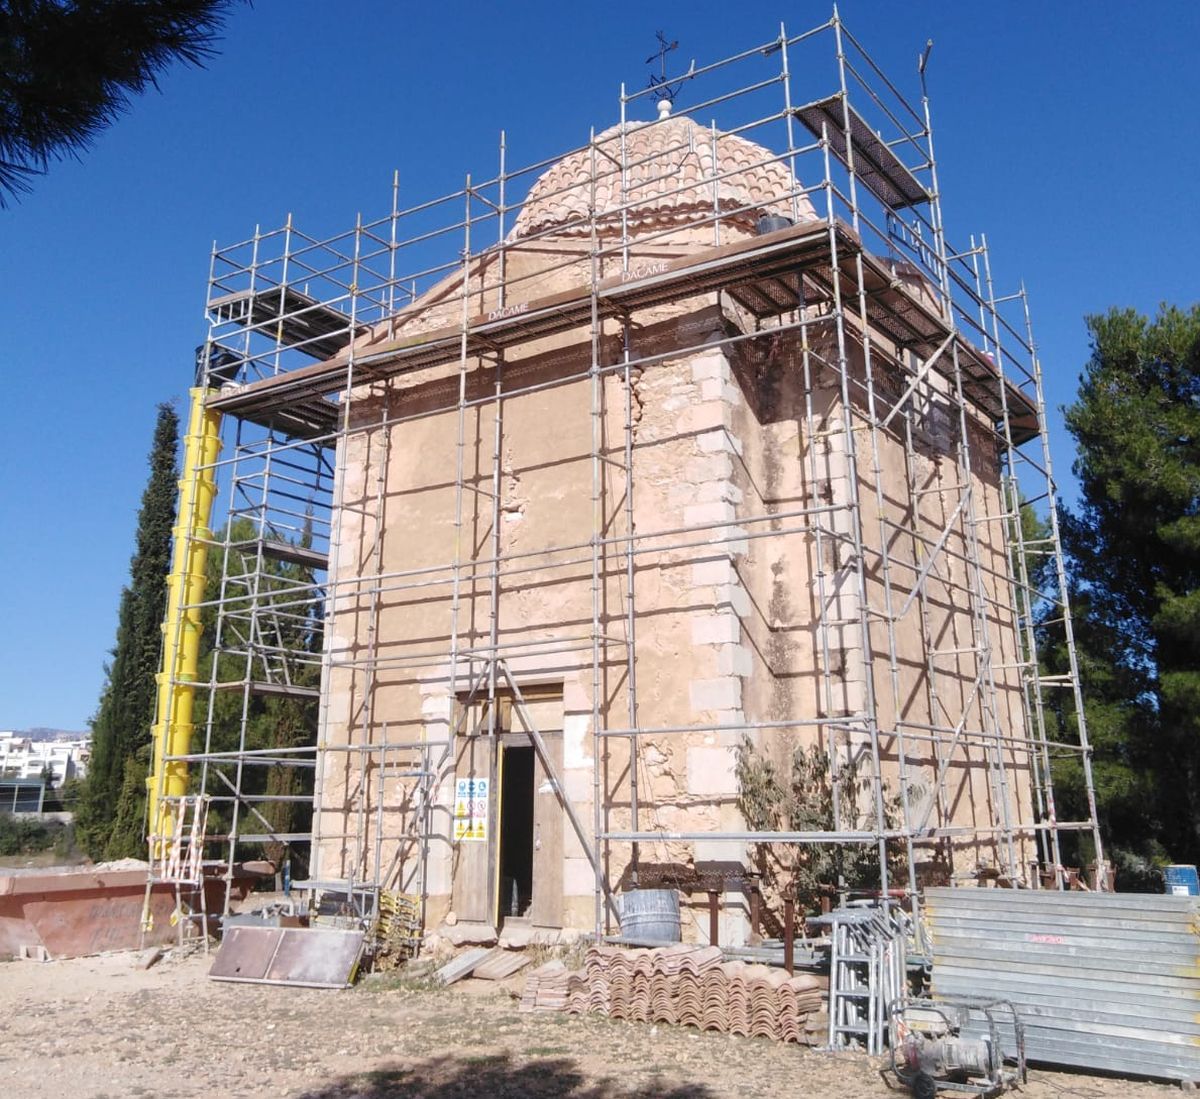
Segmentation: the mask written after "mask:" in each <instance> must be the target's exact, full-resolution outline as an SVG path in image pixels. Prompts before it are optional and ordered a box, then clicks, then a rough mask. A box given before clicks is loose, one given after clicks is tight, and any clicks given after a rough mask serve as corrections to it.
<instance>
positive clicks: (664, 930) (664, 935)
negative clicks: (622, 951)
mask: <svg viewBox="0 0 1200 1099" xmlns="http://www.w3.org/2000/svg"><path fill="white" fill-rule="evenodd" d="M621 936H622V938H625V939H630V940H633V941H635V942H654V943H677V942H679V894H678V893H676V892H675V890H674V889H633V890H631V891H630V892H628V893H623V894H622V895H621Z"/></svg>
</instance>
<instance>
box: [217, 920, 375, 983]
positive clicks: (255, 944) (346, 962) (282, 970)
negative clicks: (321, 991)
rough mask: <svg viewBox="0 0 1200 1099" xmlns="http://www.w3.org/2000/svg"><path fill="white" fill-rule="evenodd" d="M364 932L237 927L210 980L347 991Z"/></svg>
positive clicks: (230, 933)
mask: <svg viewBox="0 0 1200 1099" xmlns="http://www.w3.org/2000/svg"><path fill="white" fill-rule="evenodd" d="M365 938H366V932H364V931H348V930H344V929H342V928H329V927H232V928H230V929H229V931H228V932H227V934H226V936H225V939H224V941H223V942H222V943H221V949H220V950H218V951H217V956H216V958H215V959H214V960H213V965H212V968H211V969H210V970H209V973H208V975H209V976H210V977H211V978H212V979H213V980H216V981H240V982H244V983H250V984H276V985H302V986H304V987H307V988H346V987H347V986H348V985H349V984H350V983H351V982H352V981H353V980H354V974H355V970H356V969H357V968H358V959H359V957H360V955H361V954H362V948H363V941H364V940H365Z"/></svg>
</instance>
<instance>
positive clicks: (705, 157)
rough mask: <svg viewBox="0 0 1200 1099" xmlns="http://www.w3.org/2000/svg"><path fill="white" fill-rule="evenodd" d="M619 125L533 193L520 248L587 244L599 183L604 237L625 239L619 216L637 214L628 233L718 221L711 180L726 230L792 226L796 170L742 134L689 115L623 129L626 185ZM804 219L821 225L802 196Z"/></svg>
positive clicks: (520, 222) (519, 223)
mask: <svg viewBox="0 0 1200 1099" xmlns="http://www.w3.org/2000/svg"><path fill="white" fill-rule="evenodd" d="M621 130H622V127H621V126H620V125H617V126H613V127H612V128H611V129H608V130H605V131H604V132H603V133H602V134H599V135H598V136H597V137H596V153H595V155H594V156H593V154H592V152H591V148H590V147H587V148H584V149H581V150H579V151H577V152H574V153H571V154H570V155H569V156H565V157H563V159H562V160H560V161H559V162H558V163H557V164H555V165H553V167H551V168H549V169H547V170H546V172H544V173H543V174H542V176H541V177H540V178H539V179H538V181H537V182H536V183H535V184H534V185H533V187H532V188H531V189H530V191H529V195H528V197H527V198H526V200H525V205H524V206H523V208H522V209H521V213H520V214H519V215H518V217H517V220H516V223H515V225H514V226H513V230H512V235H511V236H512V239H519V238H521V237H530V236H535V235H537V234H540V233H551V232H553V233H554V235H556V236H569V237H581V236H587V235H589V233H590V231H591V230H590V226H589V224H588V210H589V208H590V206H591V198H592V172H593V165H594V171H595V174H596V181H595V196H596V210H597V213H598V216H599V222H600V230H601V231H602V232H605V233H613V232H619V231H620V228H621V207H622V206H624V205H628V206H629V210H628V227H629V230H630V232H651V231H653V230H655V229H659V228H668V227H670V226H679V225H684V224H687V223H688V222H698V221H701V220H702V219H703V218H705V217H706V216H711V215H712V210H713V186H714V185H713V177H714V176H723V177H724V178H722V179H720V180H719V181H718V182H717V184H716V188H717V203H718V205H719V207H720V209H721V210H722V211H723V212H726V215H725V218H724V219H723V220H724V221H725V222H726V223H728V222H733V223H735V224H739V225H741V226H743V227H744V228H745V229H746V230H747V231H750V232H753V229H754V224H755V222H756V221H757V220H758V217H759V216H760V215H761V214H764V213H768V214H777V215H783V216H786V217H791V216H792V199H791V197H790V195H791V192H792V191H793V190H795V189H796V188H797V183H796V181H795V179H794V177H793V176H792V173H791V171H790V170H789V169H788V166H787V165H786V164H785V163H783V162H782V161H779V160H775V159H773V158H774V155H775V154H774V153H771V152H770V151H768V150H767V149H764V148H763V147H762V146H761V145H756V144H754V142H752V141H747V140H746V139H745V138H743V137H738V136H737V135H735V134H723V133H720V132H718V133H717V135H716V156H715V158H714V155H713V133H712V131H711V130H708V129H706V128H705V127H703V126H701V125H699V124H698V123H696V122H694V121H693V120H692V119H690V118H688V117H687V116H686V115H677V116H673V117H667V118H664V119H660V120H659V121H658V122H627V123H625V127H624V130H625V142H624V144H625V148H624V163H625V164H626V165H627V169H626V173H625V176H626V183H625V186H624V188H623V187H622V179H621V167H620V166H621V163H622V149H621ZM796 203H797V206H798V210H799V214H800V218H801V219H802V220H803V219H807V218H813V217H815V216H816V215H815V213H814V212H813V208H812V204H811V203H810V202H809V201H808V198H807V197H806V196H804V195H801V196H799V197H798V198H797V199H796Z"/></svg>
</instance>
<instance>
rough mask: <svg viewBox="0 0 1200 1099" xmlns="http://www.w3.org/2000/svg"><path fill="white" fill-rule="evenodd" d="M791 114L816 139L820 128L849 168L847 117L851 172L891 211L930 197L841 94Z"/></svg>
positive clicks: (820, 132)
mask: <svg viewBox="0 0 1200 1099" xmlns="http://www.w3.org/2000/svg"><path fill="white" fill-rule="evenodd" d="M843 110H844V111H845V112H846V114H845V116H843ZM793 114H795V116H796V117H797V118H798V119H800V121H801V122H802V123H804V125H805V126H806V127H807V129H808V130H809V132H810V133H812V134H813V136H814V137H816V138H817V140H818V141H819V140H820V139H821V137H822V129H823V130H824V133H825V134H826V135H827V136H828V138H829V147H830V148H831V149H832V150H833V152H834V154H835V155H836V156H837V158H838V160H840V161H841V162H842V163H843V164H845V165H846V167H847V168H849V167H850V161H849V152H848V147H847V146H848V143H847V141H846V117H848V118H849V120H850V142H849V144H850V145H851V146H852V147H853V150H854V174H855V175H856V176H857V177H858V180H859V181H860V182H861V183H863V184H865V185H866V186H867V187H868V188H870V190H871V191H872V192H873V193H874V194H875V195H876V196H877V197H878V198H880V199H882V200H883V201H884V202H885V203H887V205H888V206H890V207H891V208H892V209H893V210H903V209H904V208H905V207H908V206H916V205H918V204H919V203H923V202H929V201H930V200H931V197H932V196H931V195H930V194H929V191H928V190H926V189H925V187H924V186H922V184H921V182H920V180H918V179H917V177H916V176H914V175H913V174H912V172H911V171H909V169H908V167H907V165H905V164H904V162H903V161H902V160H901V159H900V158H899V157H898V156H896V154H895V153H893V152H892V150H891V148H890V147H889V146H888V144H887V142H886V141H884V140H883V138H882V137H880V136H879V134H877V133H876V132H875V131H874V130H872V129H871V127H870V125H869V124H868V123H867V120H866V119H865V118H863V116H862V115H860V114H859V113H858V111H856V110H855V109H854V108H853V107H852V106H851V105H850V104H849V103H847V102H846V100H845V97H844V96H843V95H842V94H841V93H839V94H837V95H831V96H830V97H829V98H828V99H819V100H817V101H815V102H813V103H806V104H805V105H804V106H803V107H796V108H795V109H794V110H793Z"/></svg>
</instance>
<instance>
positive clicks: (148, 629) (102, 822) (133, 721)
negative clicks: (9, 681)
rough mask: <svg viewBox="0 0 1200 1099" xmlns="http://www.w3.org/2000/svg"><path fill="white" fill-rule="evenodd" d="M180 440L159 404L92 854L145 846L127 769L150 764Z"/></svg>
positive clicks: (88, 821) (112, 674) (104, 719)
mask: <svg viewBox="0 0 1200 1099" xmlns="http://www.w3.org/2000/svg"><path fill="white" fill-rule="evenodd" d="M178 445H179V417H178V416H177V415H176V414H175V410H174V409H173V408H171V406H170V405H167V404H162V405H159V408H158V420H157V423H156V425H155V429H154V444H153V447H152V448H151V451H150V459H149V464H150V477H149V480H148V482H147V484H146V490H145V492H144V493H143V495H142V504H141V509H140V511H139V512H138V526H137V546H136V551H135V553H134V555H133V559H132V561H131V563H130V582H129V586H128V587H126V588H125V589H124V590H123V591H122V592H121V603H120V610H119V613H118V619H117V640H116V646H115V647H114V648H113V650H112V663H111V664H110V665H109V667H108V669H107V676H106V682H105V685H104V690H103V693H102V694H101V697H100V705H99V708H98V710H97V712H96V716H95V717H94V718H93V719H92V759H91V763H90V764H89V767H88V778H87V786H86V789H85V791H84V796H83V800H82V803H81V805H80V810H79V820H78V828H77V833H78V837H79V842H80V844H81V846H82V847H83V848H84V850H85V851H87V853H88V854H89V855H91V856H92V857H93V858H101V857H113V856H116V857H119V856H120V855H125V854H130V853H133V851H134V850H135V849H136V850H140V846H141V841H140V831H141V827H142V821H143V818H144V804H145V799H146V791H145V786H144V784H143V785H142V786H141V787H140V788H138V786H137V784H136V783H134V782H132V781H130V780H129V774H130V764H131V763H134V762H135V763H136V766H135V767H134V768H133V770H134V771H137V770H138V769H139V768H140V771H141V774H142V776H143V777H144V776H145V774H146V771H147V769H148V767H147V764H148V760H149V750H150V727H151V725H152V724H153V723H154V704H155V675H156V673H157V672H158V665H159V656H160V651H161V644H162V620H163V613H164V611H165V609H166V601H167V573H168V571H169V569H170V564H171V528H172V526H173V525H174V523H175V502H176V492H177V481H178V478H179V472H178V467H177V464H176V451H177V449H178Z"/></svg>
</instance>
